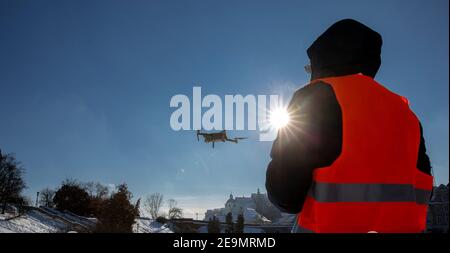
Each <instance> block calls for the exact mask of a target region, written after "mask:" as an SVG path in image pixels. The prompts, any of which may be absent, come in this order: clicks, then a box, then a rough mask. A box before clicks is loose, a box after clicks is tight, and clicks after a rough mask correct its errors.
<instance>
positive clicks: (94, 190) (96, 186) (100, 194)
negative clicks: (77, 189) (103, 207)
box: [83, 181, 109, 199]
mask: <svg viewBox="0 0 450 253" xmlns="http://www.w3.org/2000/svg"><path fill="white" fill-rule="evenodd" d="M83 188H84V189H85V190H86V192H87V193H88V194H89V197H91V198H99V199H104V198H106V197H108V195H109V189H108V187H107V186H105V185H102V184H101V183H100V182H93V181H90V182H87V183H84V184H83Z"/></svg>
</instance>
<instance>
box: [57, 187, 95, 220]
mask: <svg viewBox="0 0 450 253" xmlns="http://www.w3.org/2000/svg"><path fill="white" fill-rule="evenodd" d="M90 201H91V198H90V197H89V194H88V193H87V191H86V190H85V189H84V187H82V186H81V185H80V184H79V183H77V182H76V181H74V180H70V179H66V180H65V181H64V182H63V183H62V185H61V187H60V188H59V189H58V190H57V191H56V193H55V196H54V197H53V203H54V204H55V206H56V209H58V210H60V211H70V212H72V213H75V214H78V215H88V214H89V207H90Z"/></svg>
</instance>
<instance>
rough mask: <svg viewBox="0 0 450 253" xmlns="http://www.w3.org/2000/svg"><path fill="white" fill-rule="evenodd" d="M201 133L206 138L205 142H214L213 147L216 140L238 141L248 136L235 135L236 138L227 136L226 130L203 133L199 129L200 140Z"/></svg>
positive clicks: (198, 139)
mask: <svg viewBox="0 0 450 253" xmlns="http://www.w3.org/2000/svg"><path fill="white" fill-rule="evenodd" d="M200 135H201V136H203V138H204V139H205V143H210V142H212V147H213V148H214V143H215V142H226V141H229V142H234V143H238V141H239V140H244V139H247V137H235V138H232V139H230V138H228V137H227V132H226V131H225V130H223V131H220V132H216V133H202V132H200V130H197V141H200V138H199V136H200Z"/></svg>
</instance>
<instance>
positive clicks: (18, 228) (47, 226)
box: [0, 208, 172, 233]
mask: <svg viewBox="0 0 450 253" xmlns="http://www.w3.org/2000/svg"><path fill="white" fill-rule="evenodd" d="M95 223H96V219H95V218H87V217H81V216H78V215H76V214H73V213H70V212H60V211H57V210H55V209H51V208H30V209H29V210H28V211H26V212H25V213H24V214H22V215H20V216H18V217H17V216H16V215H12V214H4V215H3V214H0V233H67V232H73V231H77V232H80V231H81V232H86V231H87V230H89V229H90V230H92V229H93V228H94V226H95ZM133 231H134V233H172V231H171V230H170V229H169V228H168V225H167V224H164V225H162V224H160V223H158V222H156V221H154V220H151V219H146V218H138V219H136V223H135V224H134V226H133Z"/></svg>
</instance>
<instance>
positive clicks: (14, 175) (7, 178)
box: [0, 151, 25, 214]
mask: <svg viewBox="0 0 450 253" xmlns="http://www.w3.org/2000/svg"><path fill="white" fill-rule="evenodd" d="M23 189H25V181H24V180H23V168H22V166H21V164H20V163H19V162H18V161H17V160H16V158H15V157H14V156H13V155H11V154H2V153H1V151H0V204H1V205H2V207H1V213H2V214H4V213H5V210H6V205H7V204H8V203H12V204H16V203H17V202H23V201H22V200H23V197H22V196H21V193H22V190H23Z"/></svg>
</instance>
